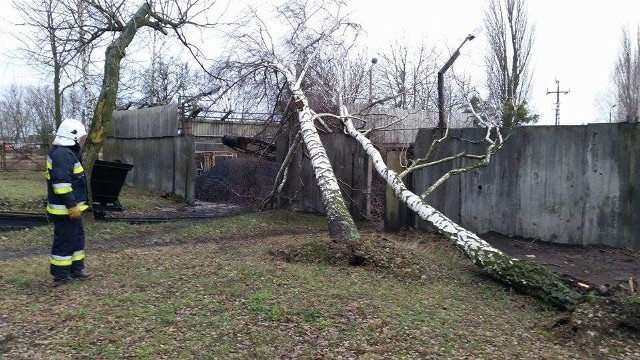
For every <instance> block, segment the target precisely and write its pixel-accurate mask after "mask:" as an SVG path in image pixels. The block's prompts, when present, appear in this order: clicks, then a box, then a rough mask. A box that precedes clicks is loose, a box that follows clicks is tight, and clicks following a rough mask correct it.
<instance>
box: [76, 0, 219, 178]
mask: <svg viewBox="0 0 640 360" xmlns="http://www.w3.org/2000/svg"><path fill="white" fill-rule="evenodd" d="M85 1H86V2H87V4H88V6H89V7H90V8H91V9H93V12H89V13H90V14H93V17H92V19H93V20H92V23H93V24H95V25H94V26H95V27H94V28H93V29H92V31H90V33H89V35H88V36H87V40H86V41H87V42H91V41H94V40H95V39H99V38H100V37H101V36H103V35H104V34H107V33H114V32H115V33H117V36H116V37H115V38H114V39H113V40H112V41H111V42H110V44H109V45H108V46H107V47H106V50H105V62H104V72H103V79H102V87H101V90H100V95H99V96H98V99H97V102H96V107H95V111H94V112H93V118H92V121H91V127H90V130H89V136H88V139H87V142H86V143H85V147H84V149H83V154H84V156H85V163H86V167H87V169H88V170H89V171H88V172H87V175H88V176H89V177H91V172H90V169H92V167H93V164H94V162H95V161H96V160H97V159H98V154H99V152H100V149H101V148H102V144H103V141H104V137H105V135H106V131H107V129H108V128H109V125H110V122H111V118H112V112H113V110H114V109H115V107H116V98H117V95H118V88H119V81H120V67H121V62H122V60H123V59H124V57H125V55H126V50H127V47H128V46H129V45H130V44H131V42H132V41H133V39H134V38H135V37H136V35H137V34H138V31H139V30H140V29H142V28H151V29H154V30H156V31H159V32H161V33H162V34H165V35H167V34H168V33H169V31H171V32H172V33H173V35H174V36H176V38H177V39H179V41H180V42H182V43H183V44H184V45H185V46H186V47H187V48H188V49H189V50H190V51H192V52H194V51H196V50H197V49H196V48H194V47H192V44H190V43H189V42H188V41H187V37H186V36H185V33H184V31H183V28H184V27H185V26H186V25H193V26H202V27H205V26H214V24H211V23H208V19H204V20H205V22H204V23H198V22H197V20H196V18H198V17H199V16H201V15H203V14H204V13H205V12H206V11H207V10H209V9H210V8H211V7H212V6H213V4H214V2H213V1H210V0H190V1H186V2H185V1H177V0H164V1H157V2H153V4H152V2H150V1H147V2H144V3H143V4H142V5H140V7H138V8H137V9H136V10H135V12H133V13H132V14H131V13H127V10H129V8H127V7H126V6H125V5H126V2H124V1H121V0H118V2H116V3H109V4H107V5H109V6H108V7H107V6H105V4H104V3H103V2H101V1H97V0H85ZM125 18H126V19H127V20H126V21H125V20H123V19H125Z"/></svg>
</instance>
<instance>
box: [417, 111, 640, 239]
mask: <svg viewBox="0 0 640 360" xmlns="http://www.w3.org/2000/svg"><path fill="white" fill-rule="evenodd" d="M451 135H452V140H453V141H450V142H449V144H448V145H445V146H444V147H441V149H440V154H439V155H438V156H443V155H444V156H446V155H447V154H453V153H455V152H458V151H460V150H462V149H471V150H474V149H475V151H476V152H477V151H478V150H479V149H480V148H479V147H478V145H473V144H469V143H468V142H464V141H462V140H461V139H478V138H482V137H483V136H484V131H482V130H481V129H454V130H452V133H451ZM431 136H432V130H428V129H423V130H421V131H420V132H419V134H418V136H417V138H416V143H415V148H416V151H417V154H423V153H424V151H425V149H426V148H427V147H428V144H430V139H431ZM639 138H640V128H639V127H638V126H637V125H636V124H627V123H619V124H592V125H586V126H527V127H520V128H516V129H515V130H514V131H513V134H512V135H511V137H510V138H509V139H508V141H507V143H506V144H505V146H504V147H503V149H501V150H500V151H499V153H498V154H496V155H495V156H494V157H493V159H492V160H491V164H490V165H489V166H488V167H486V168H479V169H475V170H472V171H471V172H469V173H466V174H463V175H461V176H458V177H456V178H453V179H450V180H449V181H448V182H447V184H446V185H445V186H444V187H443V188H441V189H440V190H438V191H436V192H435V193H434V194H432V195H430V196H429V197H428V198H427V202H428V203H430V204H431V205H433V206H434V207H435V208H437V209H438V210H440V211H442V212H443V213H444V214H445V215H447V216H449V217H450V218H451V219H452V220H454V221H456V222H458V223H459V224H461V225H462V226H464V227H466V228H468V229H469V230H472V231H474V232H476V233H479V234H481V233H485V232H488V231H496V232H499V233H502V234H505V235H510V236H514V235H515V236H523V237H531V238H538V239H541V240H547V241H554V242H558V243H566V244H582V245H588V244H604V245H610V246H616V247H629V248H633V249H640V191H639V190H640V163H639V160H638V159H639V156H640V139H639ZM459 164H460V163H459V162H456V164H454V165H455V166H459ZM448 167H449V165H447V166H439V167H437V168H428V169H425V170H422V171H420V172H419V173H417V174H416V175H415V176H414V177H413V179H412V181H413V187H414V189H415V191H416V192H418V193H419V192H421V191H424V189H426V188H428V186H429V184H431V183H432V182H433V181H434V180H435V179H436V178H437V177H439V176H440V175H441V174H442V173H444V171H446V170H447V168H448ZM416 226H418V227H421V228H425V227H426V226H425V224H423V223H422V222H421V220H417V223H416Z"/></svg>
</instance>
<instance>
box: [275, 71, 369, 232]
mask: <svg viewBox="0 0 640 360" xmlns="http://www.w3.org/2000/svg"><path fill="white" fill-rule="evenodd" d="M276 68H277V69H278V71H280V72H281V73H282V74H283V75H284V76H285V77H286V79H287V82H288V84H289V90H290V91H291V92H292V94H293V98H294V99H295V101H296V103H297V105H298V118H299V119H298V121H299V122H300V134H301V135H302V140H303V141H304V144H305V147H306V148H307V151H308V152H309V158H310V160H311V166H312V167H313V171H314V174H315V177H316V181H317V183H318V186H319V187H320V192H321V194H322V204H323V206H324V209H325V212H326V216H327V223H328V226H329V235H330V236H331V238H332V239H333V240H334V241H337V242H348V241H353V240H356V239H358V238H359V237H360V234H359V233H358V229H357V228H356V225H355V223H354V222H353V218H352V217H351V214H350V213H349V210H348V209H347V206H346V204H345V202H344V198H343V197H342V191H341V190H340V185H339V184H338V180H337V179H336V176H335V174H334V172H333V167H332V166H331V162H330V161H329V157H328V156H327V152H326V150H325V148H324V145H323V144H322V142H321V141H320V135H319V134H318V130H317V129H316V126H315V124H314V118H315V117H314V115H313V113H312V111H311V108H310V107H309V103H308V101H307V97H306V96H305V94H304V92H303V91H302V89H301V88H300V81H299V80H296V79H295V76H294V75H293V71H291V70H289V69H288V68H286V67H284V66H281V65H276ZM301 78H302V76H300V79H301Z"/></svg>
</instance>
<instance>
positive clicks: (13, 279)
mask: <svg viewBox="0 0 640 360" xmlns="http://www.w3.org/2000/svg"><path fill="white" fill-rule="evenodd" d="M6 282H7V283H9V284H11V285H14V286H17V287H21V288H27V287H29V286H31V280H29V279H27V278H25V277H23V276H21V275H18V274H11V275H9V276H7V279H6Z"/></svg>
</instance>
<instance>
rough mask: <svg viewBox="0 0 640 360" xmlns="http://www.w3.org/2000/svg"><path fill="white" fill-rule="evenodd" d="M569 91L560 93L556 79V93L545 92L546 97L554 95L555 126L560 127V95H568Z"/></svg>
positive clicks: (558, 81) (558, 82)
mask: <svg viewBox="0 0 640 360" xmlns="http://www.w3.org/2000/svg"><path fill="white" fill-rule="evenodd" d="M570 90H571V89H569V90H562V91H560V80H558V79H556V91H549V90H547V95H549V94H556V125H560V94H565V95H566V94H568V93H569V91H570Z"/></svg>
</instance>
